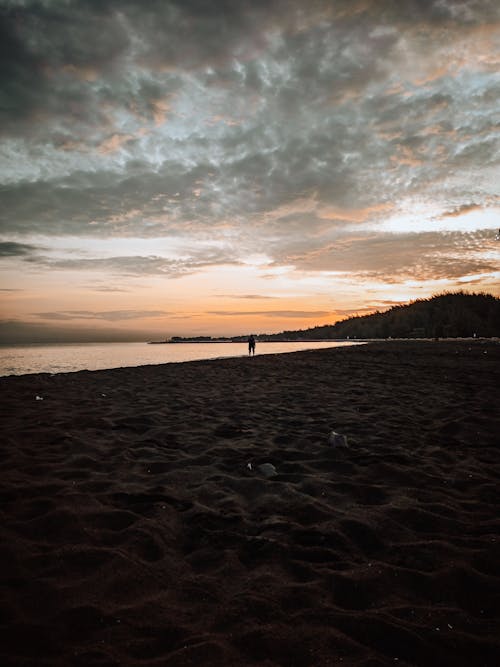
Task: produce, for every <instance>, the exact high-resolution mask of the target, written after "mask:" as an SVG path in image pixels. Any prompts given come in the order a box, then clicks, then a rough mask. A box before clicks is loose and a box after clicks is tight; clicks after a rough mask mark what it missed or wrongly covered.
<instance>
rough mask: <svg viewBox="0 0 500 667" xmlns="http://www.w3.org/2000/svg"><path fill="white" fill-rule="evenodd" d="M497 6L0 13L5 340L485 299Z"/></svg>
mask: <svg viewBox="0 0 500 667" xmlns="http://www.w3.org/2000/svg"><path fill="white" fill-rule="evenodd" d="M499 128H500V3H498V0H400V1H396V0H372V1H370V0H328V1H326V0H307V1H305V0H301V1H299V0H140V1H139V0H137V1H133V0H57V1H56V0H0V286H1V287H0V303H1V316H0V319H1V321H0V341H3V342H5V341H16V340H17V341H29V340H46V339H49V338H53V339H59V340H69V339H71V338H73V339H75V338H78V336H80V337H82V336H83V337H84V338H85V339H92V338H96V339H106V338H111V339H127V338H130V339H133V338H135V339H141V338H142V339H143V338H164V337H168V336H171V335H187V336H189V335H202V334H207V335H235V334H246V333H249V332H254V333H261V332H277V331H282V330H287V329H288V330H295V329H303V328H308V327H311V326H316V325H322V324H327V323H333V322H335V321H337V320H339V319H344V318H346V317H349V316H351V315H355V314H359V315H363V314H367V313H370V312H373V311H375V310H384V309H386V308H389V307H391V306H392V305H395V304H399V303H407V302H408V301H410V300H414V299H418V298H427V297H430V296H432V295H433V294H437V293H441V292H443V291H456V290H463V291H469V292H471V291H474V292H479V291H484V292H489V293H492V294H495V295H497V296H500V281H499V276H500V271H499V268H500V262H499V260H500V254H499V250H500V243H499V241H498V239H497V235H498V229H499V227H500V188H499V183H500V160H499V156H500V151H499V149H500V141H499V136H500V133H499Z"/></svg>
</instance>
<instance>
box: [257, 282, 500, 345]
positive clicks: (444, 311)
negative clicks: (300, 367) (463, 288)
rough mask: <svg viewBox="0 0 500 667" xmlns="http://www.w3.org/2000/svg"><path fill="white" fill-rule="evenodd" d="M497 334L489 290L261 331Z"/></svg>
mask: <svg viewBox="0 0 500 667" xmlns="http://www.w3.org/2000/svg"><path fill="white" fill-rule="evenodd" d="M474 335H476V336H485V337H492V336H500V299H499V298H497V297H494V296H492V295H491V294H482V293H481V294H467V293H465V292H456V293H447V294H439V295H437V296H433V297H432V298H430V299H419V300H417V301H414V302H412V303H410V304H408V305H404V306H394V307H392V308H391V309H390V310H387V311H384V312H376V313H373V314H372V315H365V316H363V317H350V318H348V319H346V320H342V321H340V322H337V323H336V324H333V325H327V326H319V327H313V328H312V329H304V330H299V331H283V332H282V333H279V334H271V335H261V336H259V338H260V339H261V340H262V339H266V340H298V339H301V340H304V339H305V340H312V339H315V340H317V339H325V338H326V339H336V338H389V337H392V338H435V337H469V336H474Z"/></svg>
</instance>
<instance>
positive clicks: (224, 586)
mask: <svg viewBox="0 0 500 667" xmlns="http://www.w3.org/2000/svg"><path fill="white" fill-rule="evenodd" d="M257 352H258V350H257ZM499 360H500V345H498V344H495V343H484V342H480V341H475V342H474V343H467V342H456V343H454V342H428V343H396V342H394V343H392V342H391V343H377V344H373V345H369V346H365V347H352V348H341V349H331V350H320V351H314V352H297V353H294V354H282V355H275V356H262V357H259V356H258V355H257V356H256V357H255V358H254V359H248V358H240V359H226V360H217V361H206V362H191V363H184V364H171V365H165V366H147V367H140V368H125V369H119V370H108V371H95V372H79V373H71V374H66V375H56V376H49V375H31V376H22V377H10V378H3V379H1V380H0V391H1V395H2V407H3V412H4V417H3V419H2V437H1V448H2V451H1V457H0V465H1V479H2V486H1V493H0V499H1V510H2V515H1V524H0V530H1V547H0V575H1V584H0V586H1V589H0V599H1V607H0V664H2V665H4V666H5V667H8V666H11V665H15V666H16V667H18V666H19V667H23V666H24V667H26V666H28V665H29V666H30V667H32V666H35V665H36V666H37V667H38V666H40V667H49V666H50V667H59V666H61V665H64V666H66V665H71V666H73V665H77V666H82V667H83V666H85V667H89V666H96V665H99V666H102V667H104V666H111V665H137V666H139V665H147V666H148V667H152V666H155V667H156V666H158V667H160V666H168V667H170V666H185V665H193V666H194V665H213V666H214V667H215V666H218V667H219V666H226V665H227V666H229V665H231V666H238V665H262V666H265V667H272V666H273V665H283V666H290V667H291V666H297V667H298V666H300V667H302V666H311V667H316V666H323V665H363V666H365V667H368V666H370V667H375V666H377V665H419V666H420V665H422V666H426V667H427V666H429V665H442V666H446V667H448V666H450V665H453V666H454V667H456V666H467V667H469V666H474V667H475V666H481V665H487V666H488V667H489V666H491V667H494V666H496V665H498V664H500V618H499V617H500V519H499V517H500V502H499V501H500V494H499V489H500V487H499V481H500V456H499V454H500V449H499V441H500V436H499V432H500V428H499V402H498V387H500V364H499ZM37 395H38V396H40V397H42V398H43V400H36V399H35V397H36V396H37ZM332 429H335V430H336V431H338V432H340V433H343V434H345V435H346V436H347V438H348V440H349V444H350V447H349V448H348V449H336V450H335V449H333V448H332V447H330V446H329V445H328V443H327V438H328V433H329V431H331V430H332ZM265 462H268V463H272V464H273V465H274V466H275V467H276V471H277V475H276V476H275V477H272V478H269V479H268V478H266V477H265V476H264V475H263V474H262V473H261V472H259V470H258V465H259V464H262V463H265ZM249 464H251V468H250V467H249Z"/></svg>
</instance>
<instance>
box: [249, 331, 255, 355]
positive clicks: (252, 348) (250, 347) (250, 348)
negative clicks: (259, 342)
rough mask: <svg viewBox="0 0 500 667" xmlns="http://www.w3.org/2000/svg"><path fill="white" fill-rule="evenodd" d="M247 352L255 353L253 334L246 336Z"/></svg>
mask: <svg viewBox="0 0 500 667" xmlns="http://www.w3.org/2000/svg"><path fill="white" fill-rule="evenodd" d="M248 354H255V338H254V336H253V334H251V335H250V336H249V337H248Z"/></svg>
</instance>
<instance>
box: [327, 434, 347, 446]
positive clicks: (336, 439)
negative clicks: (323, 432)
mask: <svg viewBox="0 0 500 667" xmlns="http://www.w3.org/2000/svg"><path fill="white" fill-rule="evenodd" d="M328 444H329V445H331V446H332V447H348V446H349V445H348V444H347V438H346V436H345V435H342V434H341V433H336V432H335V431H331V432H330V435H329V436H328Z"/></svg>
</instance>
